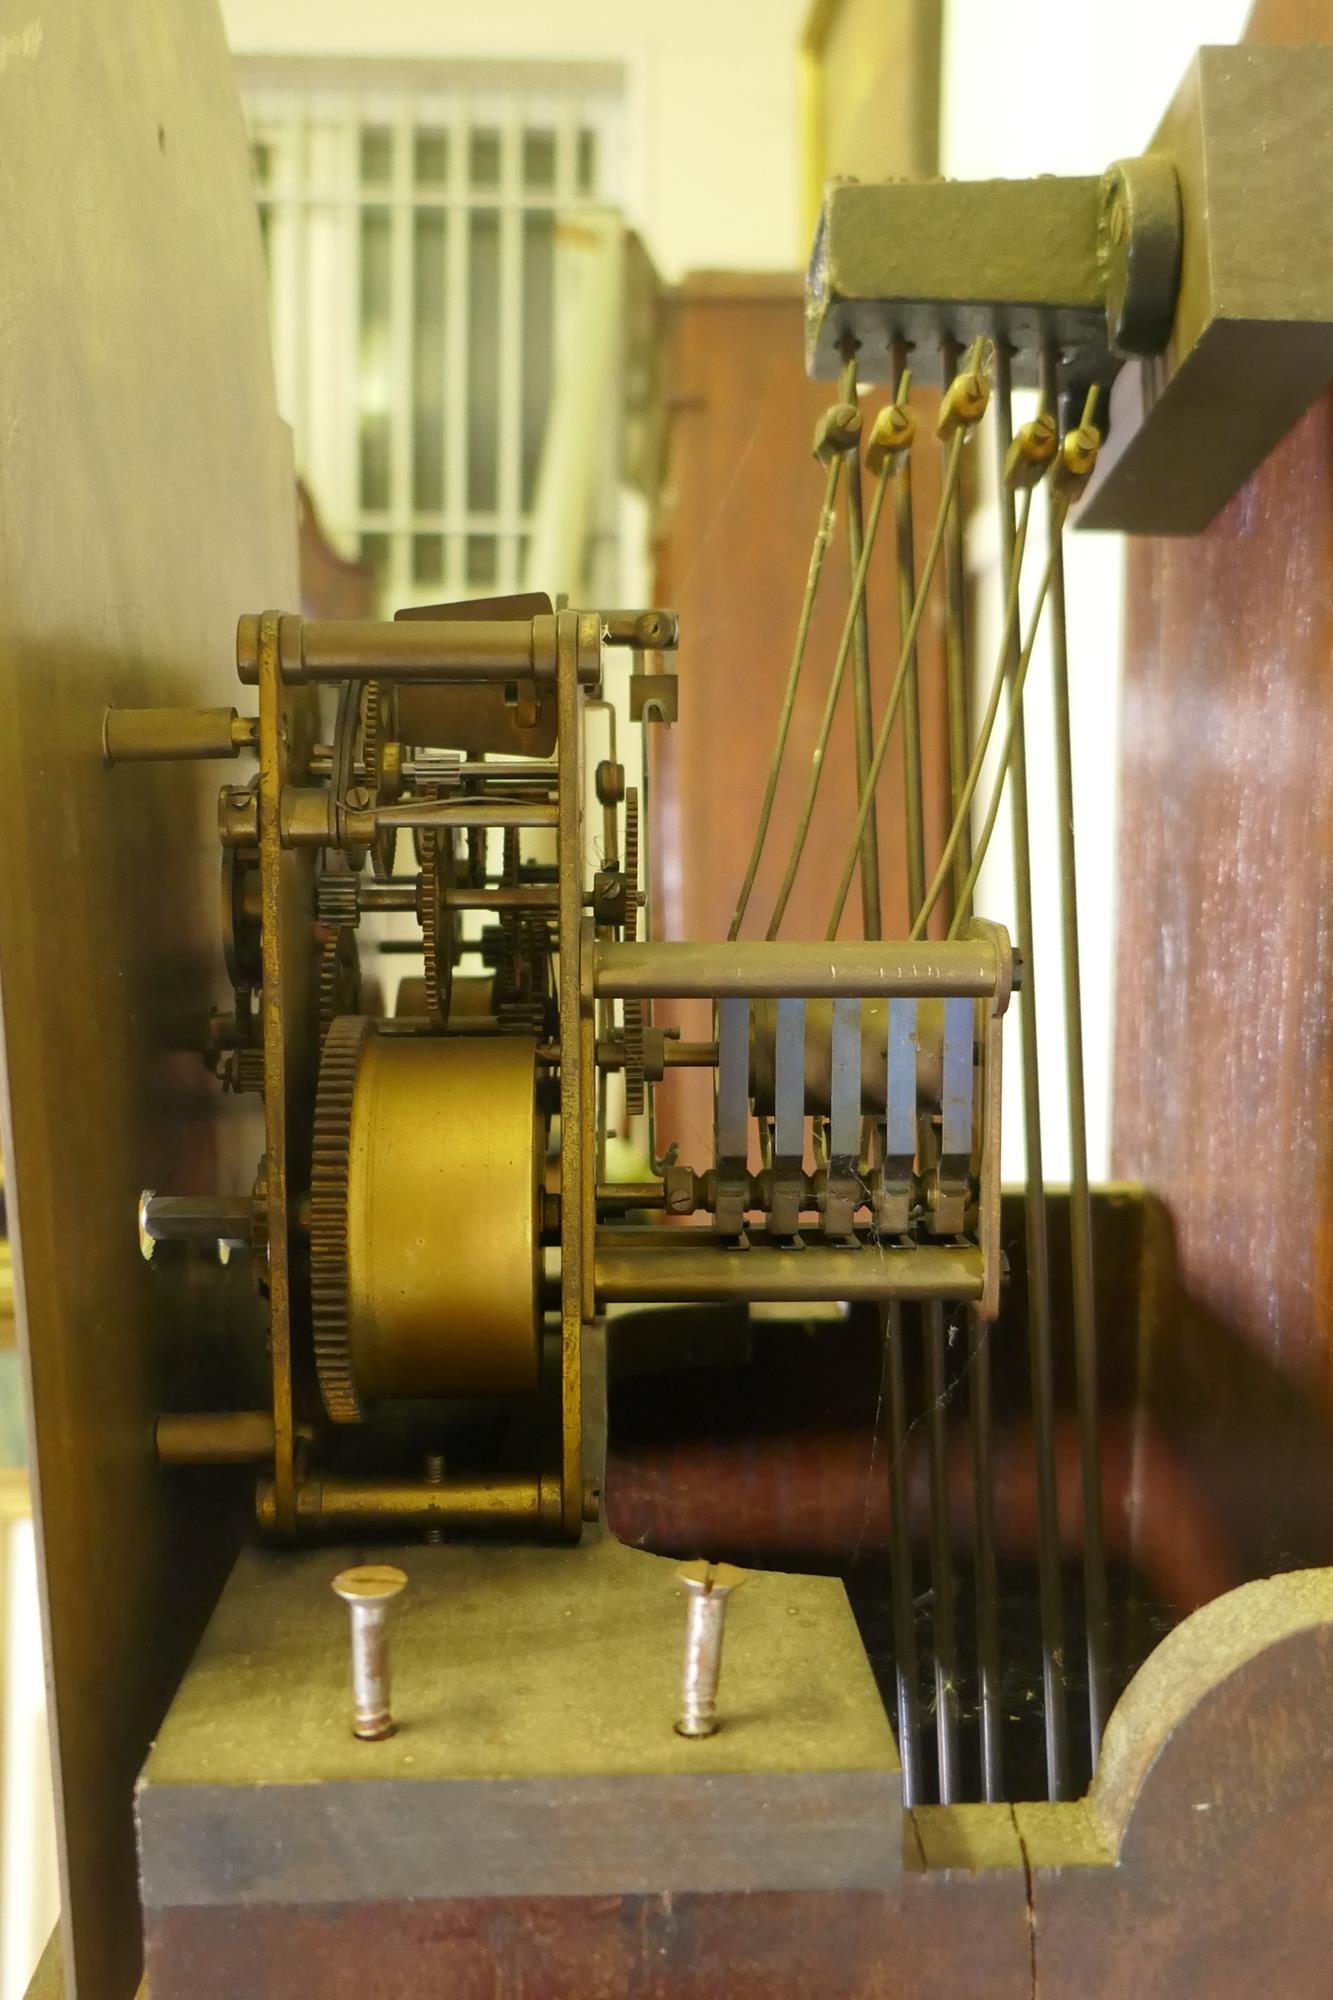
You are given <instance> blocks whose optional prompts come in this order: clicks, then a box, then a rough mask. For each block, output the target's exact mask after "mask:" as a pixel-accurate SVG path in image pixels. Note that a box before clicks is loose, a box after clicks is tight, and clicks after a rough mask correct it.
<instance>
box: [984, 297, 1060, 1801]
mask: <svg viewBox="0 0 1333 2000" xmlns="http://www.w3.org/2000/svg"><path fill="white" fill-rule="evenodd" d="M995 377H996V398H995V401H996V426H995V448H996V468H997V475H998V485H999V509H1000V545H1001V552H1002V555H1003V558H1004V568H1005V574H1006V575H1008V574H1009V573H1010V572H1011V570H1012V568H1013V562H1014V550H1015V544H1016V541H1017V532H1018V531H1017V523H1016V520H1015V509H1014V496H1013V493H1012V492H1011V491H1010V489H1009V487H1008V486H1007V485H1006V484H1005V478H1004V467H1005V460H1006V458H1007V456H1008V453H1009V447H1010V445H1011V444H1012V443H1013V385H1012V361H1011V356H1010V351H1009V347H1008V344H1007V342H1006V341H1005V340H1004V339H1003V338H1002V337H1001V338H1000V339H998V340H997V341H996V355H995ZM1007 638H1008V645H1007V649H1006V651H1007V659H1006V675H1007V678H1008V679H1009V681H1010V684H1011V686H1012V682H1013V679H1014V677H1015V675H1016V674H1017V671H1018V661H1019V654H1018V646H1017V643H1016V640H1017V632H1016V628H1015V627H1014V626H1010V628H1009V631H1008V634H1007ZM1009 792H1010V809H1011V816H1012V822H1013V851H1014V904H1015V913H1016V916H1017V929H1018V938H1019V948H1020V949H1021V950H1022V952H1023V953H1024V958H1025V967H1024V977H1023V988H1022V992H1021V993H1020V995H1019V1009H1018V1019H1019V1033H1020V1047H1021V1049H1022V1057H1023V1139H1024V1150H1025V1154H1026V1176H1025V1180H1026V1201H1025V1203H1024V1207H1025V1211H1026V1218H1025V1219H1026V1236H1027V1288H1028V1349H1029V1364H1030V1370H1031V1381H1032V1424H1033V1437H1034V1444H1035V1449H1036V1458H1037V1466H1036V1474H1037V1478H1036V1484H1037V1570H1038V1593H1039V1600H1040V1617H1041V1650H1042V1683H1043V1693H1044V1725H1045V1736H1046V1789H1047V1792H1048V1794H1049V1796H1050V1797H1051V1798H1052V1799H1062V1798H1066V1797H1067V1796H1068V1794H1069V1742H1068V1717H1067V1711H1066V1701H1065V1682H1064V1660H1065V1647H1064V1607H1063V1601H1062V1600H1063V1587H1062V1579H1061V1574H1060V1542H1059V1520H1058V1516H1057V1511H1056V1485H1055V1452H1054V1443H1053V1426H1054V1391H1053V1386H1052V1365H1051V1279H1050V1252H1049V1245H1048V1242H1047V1230H1046V1184H1045V1178H1044V1176H1043V1173H1042V1150H1041V1079H1040V1072H1039V1067H1038V1055H1037V983H1036V977H1035V968H1034V965H1033V939H1032V852H1031V838H1030V832H1029V826H1028V784H1027V747H1026V742H1025V738H1024V732H1023V718H1022V713H1021V711H1019V712H1018V713H1017V718H1016V727H1015V729H1014V738H1013V745H1012V749H1011V752H1010V759H1009Z"/></svg>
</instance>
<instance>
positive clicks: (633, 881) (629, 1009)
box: [622, 785, 645, 1118]
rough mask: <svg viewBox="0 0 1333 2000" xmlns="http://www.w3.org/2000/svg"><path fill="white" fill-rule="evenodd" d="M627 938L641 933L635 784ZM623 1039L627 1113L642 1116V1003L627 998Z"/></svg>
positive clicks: (628, 805) (628, 809) (629, 799)
mask: <svg viewBox="0 0 1333 2000" xmlns="http://www.w3.org/2000/svg"><path fill="white" fill-rule="evenodd" d="M624 875H625V941H626V943H627V944H633V943H634V942H635V940H636V939H637V938H638V935H639V794H638V792H637V790H636V789H635V787H634V786H633V785H631V786H630V788H629V790H628V791H627V792H626V793H625V866H624ZM622 1004H623V1006H624V1028H623V1035H622V1040H623V1043H624V1051H625V1113H626V1116H627V1117H630V1118H641V1117H642V1116H643V1111H644V1101H645V1099H644V1091H645V1085H644V1078H643V1026H644V1023H643V1002H642V1000H626V1001H624V1002H623V1003H622Z"/></svg>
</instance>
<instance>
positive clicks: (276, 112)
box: [241, 63, 621, 612]
mask: <svg viewBox="0 0 1333 2000" xmlns="http://www.w3.org/2000/svg"><path fill="white" fill-rule="evenodd" d="M241 83H242V91H243V95H244V99H245V105H246V112H247V117H248V120H249V124H250V131H251V138H252V145H253V154H254V166H255V180H256V188H257V194H258V201H259V214H260V224H261V229H262V232H263V239H264V248H265V255H266V258H267V262H268V270H269V281H270V294H271V306H272V322H273V344H274V362H275V367H276V371H277V378H278V398H279V404H280V407H281V408H282V410H283V412H284V414H285V416H286V417H287V418H288V420H289V422H290V423H291V425H292V428H293V432H294V435H295V441H296V454H297V464H298V467H299V469H300V471H301V473H302V475H303V477H304V478H305V480H306V482H307V484H308V485H309V487H310V489H311V492H312V493H313V495H314V498H315V501H316V504H317V506H318V508H319V510H320V514H321V516H322V518H323V521H324V525H325V527H326V528H327V530H328V531H329V533H330V535H331V536H332V538H333V540H334V541H335V542H336V544H337V545H338V547H339V548H340V549H341V550H342V551H343V552H344V553H345V554H347V555H351V556H356V555H359V556H361V557H362V558H364V559H365V560H367V561H369V562H370V563H372V564H373V566H374V568H375V570H376V573H377V576H378V578H379V585H380V597H381V603H382V606H383V608H384V609H385V610H386V612H387V611H389V610H392V609H393V608H394V607H396V606H398V605H402V604H408V603H412V602H421V601H423V600H427V599H430V598H432V597H436V596H438V597H442V598H453V597H464V596H476V595H480V594H485V593H488V592H491V591H505V590H512V589H515V588H518V587H519V586H520V585H521V584H522V582H523V570H524V555H525V549H526V545H527V538H528V535H529V532H530V529H531V525H532V511H533V504H534V499H535V495H536V490H537V480H538V471H539V467H540V464H541V454H542V445H543V440H544V437H545V434H546V422H547V413H548V408H549V405H550V400H551V392H552V381H553V368H554V356H555V340H556V326H557V313H556V300H555V285H556V245H557V218H558V217H561V216H568V215H569V214H570V212H571V211H573V212H575V213H577V211H578V210H579V208H580V207H585V208H586V207H590V206H592V205H594V204H595V205H597V206H599V207H600V206H604V205H606V204H607V203H614V202H615V201H616V200H617V199H618V197H619V194H620V189H619V186H618V180H619V174H618V164H619V162H618V152H619V136H620V111H621V89H620V83H619V79H618V76H617V75H616V74H615V73H614V72H603V71H600V70H599V71H593V72H588V71H583V70H574V69H570V70H569V71H565V70H563V69H557V70H552V69H551V68H549V67H547V66H546V65H532V66H528V65H516V66H509V67H508V68H507V69H506V70H504V71H503V72H495V71H491V70H489V69H482V68H479V67H478V68H475V69H459V68H458V67H457V66H452V67H451V68H450V69H449V71H448V72H447V74H446V73H440V72H438V71H437V70H436V69H435V68H433V67H431V68H428V67H427V66H422V68H421V69H420V70H419V71H418V70H413V71H411V72H399V71H398V70H396V69H395V71H394V73H393V74H392V76H387V75H385V74H383V73H382V72H381V70H380V69H379V68H378V67H375V68H373V69H371V70H369V71H368V69H367V66H365V65H361V66H359V67H358V68H357V69H355V70H349V71H346V72H343V73H339V74H337V75H333V76H331V75H330V72H329V66H328V65H326V64H322V65H319V66H318V67H317V69H316V70H314V71H313V72H310V71H307V70H306V68H305V66H303V65H301V64H299V63H292V64H289V65H288V64H278V65H274V64H265V65H262V66H261V65H256V66H255V67H254V68H253V70H249V69H248V68H247V66H242V74H241Z"/></svg>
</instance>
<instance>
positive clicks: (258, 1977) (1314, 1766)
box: [149, 1571, 1333, 2000]
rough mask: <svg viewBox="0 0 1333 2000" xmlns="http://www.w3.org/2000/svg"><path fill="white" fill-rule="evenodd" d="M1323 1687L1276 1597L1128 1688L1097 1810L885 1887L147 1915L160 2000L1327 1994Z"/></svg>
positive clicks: (1290, 1608)
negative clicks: (1319, 1692) (1318, 1693)
mask: <svg viewBox="0 0 1333 2000" xmlns="http://www.w3.org/2000/svg"><path fill="white" fill-rule="evenodd" d="M1330 1671H1333V1572H1329V1571H1322V1572H1310V1573H1306V1574H1304V1575H1298V1576H1286V1577H1275V1578H1272V1579H1270V1580H1268V1581H1266V1582H1263V1583H1256V1584H1252V1585H1249V1586H1248V1587H1246V1588H1245V1589H1243V1590H1239V1591H1234V1592H1231V1593H1230V1594H1228V1595H1227V1596H1226V1597H1223V1598H1221V1599H1219V1600H1218V1601H1217V1602H1216V1603H1214V1604H1212V1605H1210V1606H1208V1607H1207V1608H1206V1609H1205V1610H1203V1611H1201V1612H1199V1613H1197V1614H1196V1616H1195V1617H1193V1618H1191V1619H1190V1620H1188V1621H1187V1622H1186V1623H1185V1624H1184V1625H1182V1626H1181V1627H1179V1628H1178V1630H1177V1631H1176V1632H1174V1633H1173V1634H1172V1635H1171V1637H1170V1638H1169V1639H1168V1640H1167V1641H1166V1642H1165V1643H1164V1645H1163V1646H1162V1647H1161V1648H1160V1650H1159V1652H1158V1653H1157V1655H1156V1656H1155V1657H1154V1658H1153V1660H1151V1661H1150V1662H1149V1663H1148V1665H1147V1666H1146V1667H1145V1668H1143V1669H1142V1670H1141V1673H1140V1675H1139V1677H1138V1679H1137V1680H1136V1681H1135V1682H1134V1683H1132V1684H1131V1687H1130V1689H1129V1691H1128V1692H1127V1694H1126V1695H1125V1696H1124V1698H1123V1699H1122V1701H1121V1703H1120V1705H1119V1706H1118V1708H1117V1710H1116V1711H1115V1713H1114V1715H1113V1717H1112V1719H1111V1723H1110V1726H1109V1728H1108V1731H1107V1736H1106V1751H1105V1759H1104V1762H1103V1766H1102V1774H1101V1775H1100V1776H1099V1778H1098V1780H1097V1782H1096V1784H1095V1785H1094V1787H1093V1790H1092V1792H1091V1794H1090V1795H1089V1797H1088V1798H1087V1799H1086V1800H1078V1801H1070V1802H1067V1803H1063V1804H1057V1805H1035V1806H1017V1807H1009V1806H1001V1805H994V1806H986V1805H973V1806H956V1807H928V1808H922V1809H919V1810H917V1811H916V1812H915V1813H908V1814H904V1815H902V1817H901V1820H900V1822H899V1826H898V1829H897V1831H898V1832H899V1834H900V1837H901V1841H902V1848H903V1860H904V1867H903V1872H902V1875H901V1878H900V1879H899V1880H898V1881H896V1882H893V1883H890V1884H887V1885H886V1886H885V1887H884V1888H882V1889H866V1888H842V1889H839V1888H818V1889H815V1888H812V1889H810V1890H806V1891H798V1892H794V1893H793V1892H783V1891H773V1892H764V1891H759V1892H755V1893H750V1894H744V1895H737V1894H734V1893H728V1892H726V1891H722V1892H719V1893H715V1894H709V1893H702V1894H700V1893H687V1894H673V1893H660V1894H649V1895H637V1896H636V1895H628V1896H627V1895H619V1894H615V1893H608V1894H603V1895H598V1894H597V1893H596V1892H595V1889H594V1887H593V1885H592V1884H589V1887H588V1890H587V1892H586V1893H583V1894H575V1895H566V1896H546V1897H542V1896H537V1897H525V1898H521V1899H520V1898H507V1897H488V1898H477V1897H470V1896H460V1897H454V1898H448V1897H434V1898H423V1899H420V1900H416V1901H411V1902H392V1901H390V1902H382V1903H378V1904H366V1903H361V1904H359V1905H358V1904H352V1903H347V1902H339V1901H337V1900H336V1899H329V1900H324V1899H323V1898H319V1897H315V1898H310V1899H307V1900H305V1901H300V1902H294V1903H290V1904H286V1905H283V1904H279V1903H269V1904H267V1905H265V1904H263V1903H262V1902H259V1903H257V1902H256V1901H254V1900H252V1899H244V1900H242V1899H239V1898H238V1899H236V1900H233V1901H230V1902H226V1901H224V1902H218V1903H214V1904H211V1905H210V1904H204V1903H194V1904H187V1903H177V1904H174V1905H171V1906H167V1907H163V1908H157V1909H154V1910H153V1911H152V1912H151V1914H150V1921H149V1965H150V1974H151V1983H152V1991H153V1996H154V2000H187V1996H188V2000H233V1996H235V1995H237V1994H241V1993H243V1994H245V1995H246V1996H247V2000H285V1996H286V1995H288V1994H290V1993H292V1992H317V1993H318V1994H319V1995H320V1996H321V2000H427V1996H432V2000H433V1996H435V1995H437V1994H441V1993H448V1994H449V1995H450V1996H451V2000H508V1996H513V1995H517V1994H523V1995H528V1994H531V1995H534V1996H536V1995H541V1996H543V2000H545V1996H547V1995H549V1996H552V2000H573V1997H574V1996H578V2000H603V1996H605V2000H612V1996H617V2000H618V1996H621V1995H629V1996H633V2000H675V1996H677V1995H679V1994H682V1993H688V1994H691V1995H693V1996H696V2000H789V1996H790V2000H796V1996H802V2000H805V1996H815V1995H818V1996H819V2000H909V1996H910V2000H920V1996H923V1995H926V1996H934V1995H937V1994H960V1995H961V1994H966V1995H967V1996H968V2000H1038V1997H1039V2000H1124V1996H1125V1995H1127V1994H1133V1995H1138V1996H1142V2000H1253V1996H1254V1995H1256V1994H1268V1993H1273V1994H1281V1995H1284V1996H1285V1995H1293V1996H1294V1995H1298V1994H1299V1995H1302V1996H1304V1995H1306V1994H1309V1995H1316V1994H1324V1993H1327V1992H1328V1990H1329V1977H1328V1974H1329V1966H1330V1963H1333V1875H1331V1874H1330V1871H1329V1867H1328V1854H1327V1829H1328V1824H1329V1815H1330V1812H1331V1811H1333V1773H1331V1772H1330V1766H1329V1760H1328V1757H1327V1755H1326V1748H1327V1734H1328V1731H1327V1722H1326V1718H1325V1715H1324V1712H1323V1706H1322V1705H1321V1704H1320V1703H1319V1702H1318V1701H1317V1700H1312V1699H1311V1690H1312V1689H1315V1688H1320V1687H1322V1686H1325V1685H1326V1684H1327V1679H1328V1675H1329V1673H1330ZM574 1832H575V1829H574V1828H572V1827H571V1828H570V1837H571V1838H572V1837H573V1835H574ZM218 1859H219V1863H220V1864H222V1863H224V1862H225V1861H226V1859H227V1856H226V1854H225V1852H220V1853H219V1856H218Z"/></svg>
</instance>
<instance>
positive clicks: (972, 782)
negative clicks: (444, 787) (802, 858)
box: [911, 489, 1032, 937]
mask: <svg viewBox="0 0 1333 2000" xmlns="http://www.w3.org/2000/svg"><path fill="white" fill-rule="evenodd" d="M1000 513H1001V519H1002V520H1006V519H1007V520H1008V521H1009V522H1010V523H1013V524H1014V532H1013V537H1012V543H1011V544H1010V543H1006V550H1007V553H1006V554H1005V558H1004V574H1005V577H1006V578H1007V580H1008V581H1007V586H1006V590H1005V600H1004V617H1003V620H1002V622H1001V627H1000V650H999V654H998V657H997V659H996V662H995V671H994V672H993V674H992V675H991V685H990V693H989V695H988V696H987V699H986V710H985V713H984V715H983V716H982V718H981V726H980V728H979V729H978V731H977V740H976V743H975V745H974V746H973V750H972V759H971V762H970V763H969V765H968V767H967V775H966V777H965V778H964V779H963V786H962V790H961V792H960V793H959V797H958V803H957V805H956V806H955V808H954V816H953V824H952V825H951V826H950V828H949V833H948V838H947V839H946V840H945V843H944V851H943V853H942V854H941V855H940V858H939V865H938V866H937V867H936V870H935V873H934V875H933V876H932V877H931V883H930V887H929V888H928V889H927V891H926V896H925V901H924V902H923V903H922V905H921V907H920V909H919V910H918V911H917V912H916V915H915V916H914V918H913V920H912V932H911V934H912V936H913V937H924V936H925V931H926V925H927V923H928V922H929V921H930V913H931V911H932V910H933V909H934V907H935V905H936V903H937V902H938V901H939V898H940V894H941V892H942V890H943V888H944V885H945V883H946V882H947V881H948V879H949V873H950V870H951V869H952V867H953V865H954V857H955V855H956V854H957V853H958V851H959V848H960V846H961V845H962V842H963V840H964V838H965V835H966V830H967V828H968V825H969V816H970V814H971V811H972V801H973V799H974V797H975V796H976V790H977V786H978V785H979V784H980V782H981V773H982V770H983V768H984V766H985V762H986V753H987V751H988V750H989V748H990V740H991V735H992V732H993V731H994V728H995V718H996V716H997V715H998V714H999V712H1000V698H1001V696H1002V695H1003V693H1004V689H1005V685H1006V681H1007V679H1008V673H1009V661H1010V657H1011V655H1013V654H1015V653H1016V652H1017V648H1018V616H1019V612H1018V607H1019V590H1020V587H1021V585H1022V580H1023V555H1024V552H1025V550H1026V548H1027V539H1028V523H1029V521H1030V520H1031V517H1032V493H1031V491H1030V489H1027V490H1025V491H1024V494H1023V508H1022V512H1021V513H1020V514H1019V516H1018V519H1017V522H1016V523H1015V522H1014V505H1013V495H1012V494H1011V493H1009V492H1008V491H1007V490H1005V491H1002V495H1001V508H1000ZM959 907H960V908H962V907H963V899H960V904H959Z"/></svg>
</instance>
